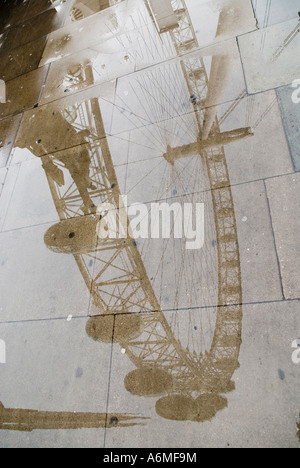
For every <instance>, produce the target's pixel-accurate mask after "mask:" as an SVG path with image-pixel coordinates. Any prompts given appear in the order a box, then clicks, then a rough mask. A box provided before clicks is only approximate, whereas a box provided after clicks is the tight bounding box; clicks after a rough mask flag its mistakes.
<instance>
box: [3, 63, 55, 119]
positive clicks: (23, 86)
mask: <svg viewBox="0 0 300 468" xmlns="http://www.w3.org/2000/svg"><path fill="white" fill-rule="evenodd" d="M47 71H48V70H47V67H44V68H39V69H37V70H33V71H32V72H30V73H27V74H26V75H22V76H19V77H18V78H15V79H14V80H11V81H8V82H7V83H6V103H0V118H1V119H3V118H5V117H8V116H10V115H15V114H19V113H20V112H23V111H25V110H26V109H31V108H33V107H34V106H36V105H37V104H38V102H39V97H40V94H41V88H42V86H43V84H44V81H45V78H46V75H47Z"/></svg>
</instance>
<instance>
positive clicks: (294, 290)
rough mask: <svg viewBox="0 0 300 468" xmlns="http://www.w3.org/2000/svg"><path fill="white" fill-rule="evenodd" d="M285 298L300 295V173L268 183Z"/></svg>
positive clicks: (271, 180)
mask: <svg viewBox="0 0 300 468" xmlns="http://www.w3.org/2000/svg"><path fill="white" fill-rule="evenodd" d="M266 186H267V193H268V198H269V203H270V209H271V216H272V223H273V228H274V233H275V239H276V247H277V252H278V256H279V261H280V268H281V275H282V282H283V288H284V293H285V297H286V298H287V299H294V298H298V297H300V282H299V254H300V247H299V242H298V234H297V233H298V232H299V206H298V200H299V189H300V177H299V174H293V175H290V176H286V177H279V178H278V179H270V180H268V181H267V182H266Z"/></svg>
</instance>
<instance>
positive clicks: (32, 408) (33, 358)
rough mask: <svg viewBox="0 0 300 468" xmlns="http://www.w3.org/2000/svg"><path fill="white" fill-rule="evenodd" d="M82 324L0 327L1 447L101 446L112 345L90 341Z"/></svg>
mask: <svg viewBox="0 0 300 468" xmlns="http://www.w3.org/2000/svg"><path fill="white" fill-rule="evenodd" d="M86 322H87V320H86V319H79V320H78V319H74V318H73V319H72V320H71V321H67V320H56V321H55V320H54V321H53V320H46V321H38V322H27V323H26V322H22V323H14V324H1V325H0V336H1V339H2V340H4V341H5V344H6V363H5V364H1V367H0V374H1V382H2V385H1V405H3V406H1V411H0V446H1V447H2V448H9V447H22V448H25V447H33V446H34V447H41V448H42V447H43V448H46V447H57V448H59V447H60V448H64V447H74V448H76V447H78V448H79V447H95V448H101V447H103V445H104V433H105V427H106V421H107V417H108V415H107V414H106V396H107V388H108V379H109V369H110V357H111V345H109V344H102V345H101V344H99V343H96V342H94V341H93V340H91V339H90V338H89V337H88V336H87V334H86V331H85V327H86ZM124 419H125V415H124ZM120 424H121V417H120ZM21 428H22V429H23V431H22V432H20V429H21ZM10 429H14V430H10Z"/></svg>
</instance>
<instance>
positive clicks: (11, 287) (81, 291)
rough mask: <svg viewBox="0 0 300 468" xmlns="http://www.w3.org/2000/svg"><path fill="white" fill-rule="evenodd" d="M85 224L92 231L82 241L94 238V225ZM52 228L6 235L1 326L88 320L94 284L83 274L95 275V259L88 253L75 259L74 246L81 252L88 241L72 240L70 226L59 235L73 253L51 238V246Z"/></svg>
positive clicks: (2, 249)
mask: <svg viewBox="0 0 300 468" xmlns="http://www.w3.org/2000/svg"><path fill="white" fill-rule="evenodd" d="M64 223H67V221H64ZM84 223H85V224H84V225H85V228H86V226H87V225H88V227H87V228H86V230H85V229H83V231H81V232H82V236H83V238H84V237H86V239H90V237H89V236H88V235H87V232H89V229H90V224H89V222H88V220H85V221H84ZM60 226H61V225H60ZM51 227H52V224H43V225H41V226H37V227H32V228H29V229H24V230H17V231H11V232H7V233H2V234H1V247H0V256H1V273H0V278H1V314H0V316H1V319H0V321H1V322H15V321H20V320H36V319H48V318H67V317H68V316H69V315H72V316H74V317H75V316H77V317H78V316H87V315H88V310H89V301H90V290H89V287H90V284H89V282H88V280H87V278H86V277H84V278H83V277H82V275H81V273H80V272H81V269H82V270H85V269H86V273H87V276H88V275H89V274H90V275H91V272H92V271H93V262H91V260H92V258H91V257H90V256H89V255H88V254H87V255H85V254H84V253H82V255H80V254H79V255H78V257H75V258H74V256H73V254H72V245H73V246H74V247H73V250H74V249H75V252H76V246H77V245H78V243H79V244H80V245H82V242H83V239H82V237H81V238H80V237H79V238H78V239H71V238H69V237H68V236H69V229H70V224H67V225H66V224H63V225H62V227H61V229H60V230H59V229H58V228H57V229H56V231H55V232H58V235H59V233H60V237H58V239H59V240H60V239H61V237H62V238H63V239H64V237H66V238H67V240H66V241H65V243H66V244H67V245H68V246H69V251H70V250H71V252H70V253H69V254H66V252H64V250H63V245H61V244H60V246H59V247H60V248H59V247H57V246H56V245H53V240H52V238H50V239H49V240H48V242H47V244H48V245H46V243H45V239H44V238H45V234H46V233H47V231H48V230H49V229H50V228H51ZM64 227H66V232H65V231H64ZM72 228H73V229H74V226H73V225H72ZM72 232H73V231H72ZM90 242H91V243H93V239H90ZM61 243H62V244H63V240H61ZM65 250H66V249H65ZM61 251H62V253H61ZM85 279H86V280H87V283H85Z"/></svg>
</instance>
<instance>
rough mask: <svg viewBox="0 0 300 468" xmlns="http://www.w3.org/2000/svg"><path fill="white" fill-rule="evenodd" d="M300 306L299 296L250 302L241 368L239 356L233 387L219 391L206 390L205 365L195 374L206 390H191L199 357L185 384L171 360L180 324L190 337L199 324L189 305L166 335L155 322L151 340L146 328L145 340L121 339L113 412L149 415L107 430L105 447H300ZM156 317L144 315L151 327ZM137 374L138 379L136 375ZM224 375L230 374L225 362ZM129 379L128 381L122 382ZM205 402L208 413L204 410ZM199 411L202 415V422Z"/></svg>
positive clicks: (172, 317)
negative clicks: (299, 352) (296, 360)
mask: <svg viewBox="0 0 300 468" xmlns="http://www.w3.org/2000/svg"><path fill="white" fill-rule="evenodd" d="M298 310H299V302H298V301H294V302H281V303H267V304H257V305H248V306H244V307H243V321H242V330H243V331H242V344H241V348H240V352H239V353H237V356H236V359H235V363H237V362H239V364H240V368H238V369H236V368H234V366H233V363H232V366H233V367H232V368H231V371H230V372H233V369H234V373H233V376H232V378H231V381H232V382H233V383H230V384H229V386H228V387H227V391H224V390H223V391H220V392H219V391H218V387H217V386H216V387H215V390H216V392H214V393H213V394H211V393H209V394H207V391H205V390H203V380H204V381H206V382H207V381H208V380H209V374H208V375H207V374H204V371H203V368H202V372H203V373H202V374H201V371H200V369H201V368H200V369H199V376H198V380H197V378H195V381H194V385H195V383H197V382H198V383H199V386H200V387H201V388H202V390H196V391H194V392H193V394H192V397H191V396H190V394H191V391H192V388H193V386H192V387H191V385H193V384H192V382H193V381H192V380H189V377H188V376H189V372H190V370H189V367H188V366H189V365H190V366H192V364H191V363H190V364H182V365H183V366H185V367H186V373H185V377H183V380H182V382H181V383H180V377H179V372H176V369H174V367H173V366H172V361H171V355H172V346H174V344H175V343H176V340H175V338H176V336H178V332H177V331H178V330H180V332H181V334H182V336H184V337H185V339H187V335H188V334H189V330H190V325H194V322H193V321H192V322H191V323H189V311H179V312H165V314H164V316H165V319H166V321H167V323H168V324H169V323H170V324H171V326H172V324H173V323H174V324H177V328H176V326H175V330H176V332H175V333H174V334H173V335H172V334H171V333H170V334H169V335H168V338H166V333H165V331H164V329H163V327H162V325H160V327H161V328H160V329H159V328H157V329H155V327H154V330H157V331H155V332H154V333H153V335H152V336H153V340H150V341H151V342H152V346H151V344H150V342H149V340H148V338H147V336H148V337H149V335H147V328H146V329H144V331H143V333H142V334H141V335H140V340H139V346H136V347H135V345H134V343H135V342H136V341H137V340H138V339H137V338H133V339H128V341H127V342H126V341H123V342H122V341H121V342H120V343H114V351H113V359H112V377H111V384H110V390H109V395H110V398H109V411H112V410H114V411H115V410H117V411H121V410H122V408H124V407H126V408H127V409H128V410H129V411H130V410H132V411H133V410H134V411H137V412H139V413H140V414H141V415H143V416H145V417H149V418H150V420H149V421H146V424H145V426H143V427H140V428H134V427H133V428H129V429H128V430H127V431H126V432H124V433H121V430H120V429H117V430H116V431H115V432H109V433H107V435H106V447H107V448H114V447H120V445H121V446H122V447H131V448H133V447H150V448H151V447H158V448H162V447H175V446H176V447H178V448H186V447H190V448H193V447H287V448H292V447H295V448H297V447H299V440H298V437H297V421H298V416H299V414H298V413H299V403H300V402H299V396H298V395H299V392H298V391H297V385H298V384H297V382H298V370H299V369H298V367H297V365H295V364H293V362H292V359H291V356H292V352H293V349H292V348H291V344H292V342H293V340H294V339H295V336H297V330H299V325H300V324H299V313H298ZM200 312H201V311H198V315H199V316H200ZM151 317H152V322H153V323H152V325H153V326H154V323H155V316H154V314H151V315H150V316H149V317H148V318H147V316H145V318H144V320H146V321H147V322H146V323H148V324H149V325H148V326H150V324H151ZM283 317H284V320H283ZM158 325H159V322H158V321H157V324H156V327H158ZM193 336H194V337H195V336H196V335H195V331H194V330H193ZM164 339H165V340H166V339H167V341H170V343H169V347H168V346H167V345H165V346H164ZM155 340H160V344H161V349H163V350H164V352H161V353H156V352H155V349H154V346H153V342H155ZM228 340H229V338H228ZM199 341H200V338H199ZM199 341H198V343H199ZM234 342H235V343H237V342H238V340H235V341H234V340H233V337H232V339H231V343H232V344H231V348H230V349H231V351H232V352H233V349H234V345H233V343H234ZM192 343H193V344H195V345H197V341H196V340H194V341H192V340H191V341H190V346H191V347H192V346H193V344H192ZM228 343H229V341H228ZM235 346H236V345H235ZM146 349H147V350H148V353H147V356H148V357H147V360H146V362H144V363H143V365H142V367H141V366H140V365H139V364H138V363H139V362H140V361H138V359H135V355H136V354H137V353H140V354H141V355H143V352H144V351H145V350H146ZM236 349H237V348H236ZM122 350H124V351H125V352H122ZM152 350H153V352H152ZM211 352H212V353H213V351H211ZM175 355H176V353H174V354H173V356H175ZM161 361H163V362H161ZM195 361H196V359H195ZM196 362H197V361H196ZM137 366H138V367H137ZM143 369H144V371H143ZM147 369H152V371H151V370H148V372H147ZM227 370H228V367H227ZM230 372H229V374H230ZM138 374H139V377H140V378H141V379H140V380H139V382H138V381H136V380H135V378H136V377H137V375H138ZM203 375H204V376H203ZM222 375H223V376H225V375H226V366H225V365H224V366H223V368H222ZM227 377H229V375H227ZM123 379H124V384H121V385H120V380H121V381H122V380H123ZM177 379H178V380H177ZM180 385H182V387H180ZM199 396H200V398H199ZM179 401H180V403H179ZM208 401H210V405H209V404H208ZM204 402H206V406H205V408H206V411H207V413H206V414H204V413H203V412H202V411H201V403H204ZM175 403H177V406H175V407H174V404H175ZM172 405H173V406H172ZM172 408H173V410H172ZM209 410H210V411H209ZM176 411H177V413H176ZM205 417H206V420H205V421H201V418H202V419H204V418H205ZM176 418H177V420H176ZM197 418H200V421H198V422H197V421H195V419H197ZM270 428H272V430H270Z"/></svg>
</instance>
